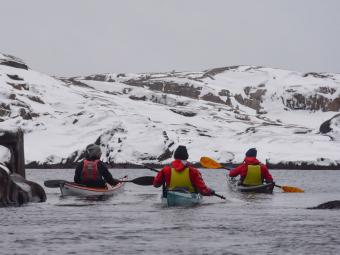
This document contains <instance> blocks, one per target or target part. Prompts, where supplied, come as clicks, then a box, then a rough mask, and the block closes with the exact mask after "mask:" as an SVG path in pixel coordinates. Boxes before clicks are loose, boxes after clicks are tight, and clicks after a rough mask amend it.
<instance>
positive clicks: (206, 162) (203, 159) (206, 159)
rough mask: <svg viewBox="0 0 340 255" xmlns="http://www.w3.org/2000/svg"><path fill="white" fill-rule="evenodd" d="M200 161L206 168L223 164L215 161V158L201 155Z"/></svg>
mask: <svg viewBox="0 0 340 255" xmlns="http://www.w3.org/2000/svg"><path fill="white" fill-rule="evenodd" d="M200 163H201V165H202V166H203V167H206V168H223V166H222V165H221V164H220V163H218V162H216V161H215V160H213V159H212V158H209V157H201V159H200Z"/></svg>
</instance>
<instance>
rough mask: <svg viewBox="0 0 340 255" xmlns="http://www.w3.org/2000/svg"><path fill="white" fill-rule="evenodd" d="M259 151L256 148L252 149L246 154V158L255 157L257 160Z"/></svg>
mask: <svg viewBox="0 0 340 255" xmlns="http://www.w3.org/2000/svg"><path fill="white" fill-rule="evenodd" d="M256 155H257V150H256V149H255V148H251V149H249V150H248V151H247V152H246V157H254V158H256Z"/></svg>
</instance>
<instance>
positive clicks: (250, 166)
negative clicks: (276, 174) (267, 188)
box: [229, 148, 273, 186]
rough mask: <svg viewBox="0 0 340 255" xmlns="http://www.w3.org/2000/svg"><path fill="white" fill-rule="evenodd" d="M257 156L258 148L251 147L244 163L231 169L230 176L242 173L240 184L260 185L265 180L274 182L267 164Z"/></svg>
mask: <svg viewBox="0 0 340 255" xmlns="http://www.w3.org/2000/svg"><path fill="white" fill-rule="evenodd" d="M256 156H257V150H256V149H255V148H251V149H249V150H248V151H247V152H246V157H245V159H244V161H243V163H242V164H241V165H239V166H238V167H236V168H234V169H232V170H230V172H229V176H230V177H236V176H238V175H240V177H241V178H240V184H242V185H249V186H256V185H260V184H262V183H263V182H264V181H266V182H267V183H269V182H273V177H272V176H271V174H270V173H269V171H268V168H267V166H266V165H264V164H262V163H261V162H260V161H258V160H257V159H256Z"/></svg>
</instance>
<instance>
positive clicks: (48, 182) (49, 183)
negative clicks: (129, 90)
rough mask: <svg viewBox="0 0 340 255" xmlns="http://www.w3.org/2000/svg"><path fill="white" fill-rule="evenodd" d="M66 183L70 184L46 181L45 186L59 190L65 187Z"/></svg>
mask: <svg viewBox="0 0 340 255" xmlns="http://www.w3.org/2000/svg"><path fill="white" fill-rule="evenodd" d="M66 182H68V181H65V180H47V181H44V185H45V186H46V187H47V188H59V187H60V185H63V184H65V183H66Z"/></svg>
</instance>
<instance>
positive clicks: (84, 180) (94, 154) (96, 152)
mask: <svg viewBox="0 0 340 255" xmlns="http://www.w3.org/2000/svg"><path fill="white" fill-rule="evenodd" d="M101 155H102V152H101V149H100V147H99V146H98V145H96V144H89V145H88V146H87V147H86V151H85V159H84V160H83V161H82V162H80V163H79V164H78V165H77V167H76V171H75V174H74V182H75V183H78V184H83V185H85V186H88V187H98V188H99V187H100V188H105V187H106V183H108V184H110V185H112V186H115V185H117V184H118V183H119V180H116V179H114V178H113V177H112V175H111V173H110V172H109V170H108V169H107V167H106V165H105V164H104V162H102V161H101V160H100V157H101Z"/></svg>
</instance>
